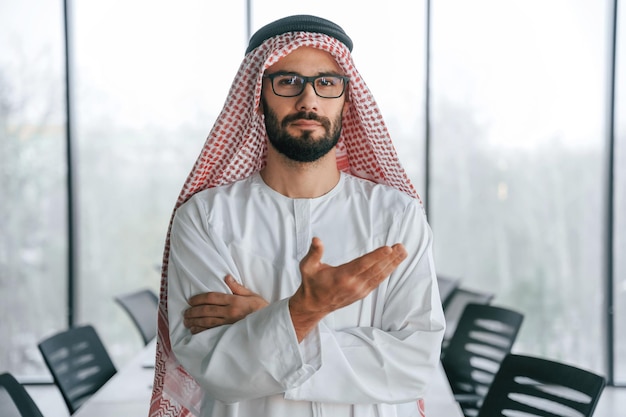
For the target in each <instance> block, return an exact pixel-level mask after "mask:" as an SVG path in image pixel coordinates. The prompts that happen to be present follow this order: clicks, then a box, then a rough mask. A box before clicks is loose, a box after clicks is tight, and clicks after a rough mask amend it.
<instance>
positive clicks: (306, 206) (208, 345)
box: [168, 173, 445, 417]
mask: <svg viewBox="0 0 626 417" xmlns="http://www.w3.org/2000/svg"><path fill="white" fill-rule="evenodd" d="M315 236H317V237H319V238H320V239H321V240H322V243H323V245H324V254H323V258H322V262H324V263H326V264H329V265H333V266H336V265H340V264H343V263H346V262H348V261H351V260H352V259H354V258H356V257H358V256H361V255H363V254H365V253H367V252H369V251H371V250H373V249H375V248H378V247H380V246H383V245H393V244H395V243H402V244H404V246H405V247H406V250H407V251H408V257H407V259H405V260H404V261H403V262H402V263H401V264H400V266H399V267H398V268H397V269H396V270H395V271H394V272H393V273H392V274H391V275H390V277H388V278H387V279H386V280H385V281H383V282H382V283H381V284H380V285H379V287H378V288H376V289H375V290H374V291H373V292H372V293H371V294H370V295H368V296H367V297H366V298H364V299H363V300H360V301H357V302H355V303H353V304H351V305H349V306H347V307H344V308H342V309H340V310H337V311H335V312H333V313H331V314H329V315H328V316H326V317H325V318H324V319H323V320H322V321H321V322H320V323H319V324H318V326H317V327H316V329H315V330H314V331H312V332H311V333H310V334H309V335H308V336H307V337H306V338H305V339H304V340H303V341H302V342H301V343H298V341H297V338H296V334H295V331H294V328H293V324H292V322H291V318H290V315H289V308H288V299H289V297H290V296H291V295H293V293H294V292H295V291H296V289H297V288H298V286H299V285H300V282H301V277H300V271H299V262H300V260H301V259H302V258H303V257H304V256H305V255H306V253H307V252H308V250H309V246H310V243H311V239H312V238H313V237H315ZM227 274H231V275H232V276H233V277H235V278H236V279H237V280H238V281H239V282H240V283H241V284H243V285H244V286H246V287H247V288H249V289H250V290H252V291H254V292H256V293H258V294H260V295H261V296H262V297H263V298H265V299H266V300H268V301H269V302H270V305H269V306H267V307H265V308H263V309H261V310H259V311H257V312H255V313H253V314H250V315H248V316H247V317H246V318H245V319H242V320H240V321H239V322H237V323H235V324H232V325H223V326H219V327H216V328H213V329H210V330H206V331H203V332H201V333H199V334H196V335H191V333H190V332H189V330H188V329H186V328H185V327H184V325H183V312H184V310H185V309H187V308H188V307H189V306H188V304H187V300H188V299H189V298H190V297H191V296H192V295H195V294H199V293H204V292H208V291H217V292H225V293H230V290H229V288H228V287H227V286H226V284H225V283H224V277H225V276H226V275H227ZM168 277H169V283H168V312H169V313H168V315H169V325H170V338H171V343H172V348H173V351H174V353H175V355H176V358H177V359H178V361H179V362H180V363H181V364H182V365H183V366H184V367H185V369H186V370H187V371H188V372H189V373H190V374H191V375H192V376H193V377H194V378H195V379H196V380H197V381H198V383H199V384H200V385H201V386H202V387H203V389H204V390H205V392H206V395H205V400H204V403H203V409H202V415H203V416H207V417H208V416H213V417H242V416H250V417H258V416H269V417H283V416H284V417H300V416H302V417H304V416H337V417H339V416H342V417H344V416H345V417H348V416H354V417H364V416H379V417H386V416H410V415H417V406H416V400H417V399H418V398H420V397H422V396H423V394H424V392H425V389H426V388H427V386H428V381H429V379H430V377H431V374H432V372H433V371H434V370H435V368H436V367H437V363H438V360H439V354H440V346H441V339H442V337H443V332H444V328H445V324H444V323H445V321H444V316H443V312H442V308H441V302H440V299H439V292H438V288H437V283H436V276H435V269H434V265H433V259H432V233H431V230H430V228H429V226H428V224H427V222H426V219H425V216H424V213H423V210H422V207H421V205H420V203H419V202H418V201H417V200H415V199H413V198H410V197H409V196H407V195H405V194H404V193H401V192H399V191H397V190H395V189H393V188H391V187H388V186H384V185H380V184H375V183H372V182H369V181H366V180H362V179H359V178H356V177H353V176H351V175H348V174H344V173H342V174H341V177H340V180H339V182H338V184H337V185H336V186H335V187H334V188H333V189H332V190H331V191H330V192H329V193H327V194H325V195H323V196H321V197H318V198H312V199H292V198H288V197H285V196H283V195H282V194H279V193H277V192H276V191H274V190H272V189H271V188H269V187H268V186H267V185H266V184H265V183H264V182H263V180H262V178H261V176H260V175H259V174H258V173H257V174H255V175H253V176H251V177H250V178H248V179H245V180H243V181H239V182H236V183H234V184H230V185H227V186H222V187H218V188H212V189H208V190H204V191H201V192H199V193H197V194H195V195H194V196H193V197H192V198H191V199H190V200H189V201H188V202H186V203H185V204H184V205H182V206H181V207H180V208H179V209H178V210H177V212H176V215H175V218H174V221H173V225H172V229H171V247H170V258H169V271H168Z"/></svg>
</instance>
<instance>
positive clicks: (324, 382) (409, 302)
mask: <svg viewBox="0 0 626 417" xmlns="http://www.w3.org/2000/svg"><path fill="white" fill-rule="evenodd" d="M387 240H388V241H387V244H389V245H392V244H394V243H397V242H401V243H403V244H404V245H405V247H406V249H407V251H408V254H409V256H408V258H407V259H406V260H405V261H403V263H402V264H401V265H400V266H399V267H398V269H396V271H394V273H393V274H392V275H391V276H390V278H389V279H388V280H386V281H384V282H383V283H382V284H381V285H380V287H379V288H378V289H377V290H375V294H372V301H371V302H372V303H375V305H374V306H373V316H374V317H373V319H372V320H371V322H370V325H369V326H357V327H349V328H345V329H340V330H333V329H330V328H329V326H326V325H324V324H323V323H322V324H320V326H319V337H320V339H321V346H322V353H321V362H322V365H321V367H320V369H319V370H318V371H317V372H316V373H315V374H314V375H313V376H312V377H311V378H309V379H308V380H306V381H305V382H303V383H302V384H301V385H299V386H298V387H295V388H293V389H290V390H288V391H287V392H286V394H285V397H286V398H288V399H292V400H308V401H318V402H326V403H329V402H330V403H349V404H368V403H369V404H371V403H404V402H410V401H413V400H415V399H417V398H420V397H422V396H423V394H424V392H425V390H426V389H427V388H428V381H429V379H430V378H431V375H432V373H433V372H434V370H435V369H436V367H437V364H438V361H439V357H440V348H441V341H442V338H443V332H444V330H445V320H444V316H443V311H442V307H441V301H440V298H439V291H438V287H437V281H436V275H435V269H434V264H433V256H432V233H431V230H430V228H429V226H428V224H427V223H426V219H425V216H424V214H423V212H422V210H421V207H420V206H419V205H418V204H417V203H415V204H410V205H409V207H408V208H407V210H406V211H405V212H404V213H403V214H402V216H401V218H398V219H397V221H395V222H394V226H393V227H392V229H391V230H390V231H389V234H388V236H387ZM335 313H337V312H335ZM333 314H334V313H333ZM366 320H370V319H366ZM305 340H306V339H305Z"/></svg>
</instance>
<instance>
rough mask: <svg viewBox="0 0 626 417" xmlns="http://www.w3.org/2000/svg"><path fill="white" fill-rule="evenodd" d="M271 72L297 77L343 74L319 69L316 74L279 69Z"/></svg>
mask: <svg viewBox="0 0 626 417" xmlns="http://www.w3.org/2000/svg"><path fill="white" fill-rule="evenodd" d="M271 74H274V75H297V76H299V77H324V76H326V77H334V76H344V75H343V74H341V73H340V72H338V71H320V72H318V73H317V74H314V75H302V74H300V73H299V72H296V71H287V70H281V71H276V72H272V73H271Z"/></svg>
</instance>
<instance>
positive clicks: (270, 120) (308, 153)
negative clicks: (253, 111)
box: [263, 103, 341, 162]
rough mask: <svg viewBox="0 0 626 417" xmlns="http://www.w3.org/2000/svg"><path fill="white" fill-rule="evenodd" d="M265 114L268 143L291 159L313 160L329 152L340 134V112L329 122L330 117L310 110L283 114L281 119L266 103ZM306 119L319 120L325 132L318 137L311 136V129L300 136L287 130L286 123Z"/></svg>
mask: <svg viewBox="0 0 626 417" xmlns="http://www.w3.org/2000/svg"><path fill="white" fill-rule="evenodd" d="M263 109H264V110H263V113H264V115H265V129H266V130H267V136H268V138H269V141H270V143H271V144H272V146H273V147H274V149H276V150H277V151H278V152H280V153H281V154H282V155H284V156H286V157H287V158H289V159H291V160H292V161H296V162H314V161H317V160H318V159H320V158H321V157H323V156H324V155H326V154H327V153H328V152H330V151H331V150H332V149H333V148H334V147H335V145H336V144H337V142H338V141H339V137H340V136H341V114H339V116H338V117H337V119H336V120H335V123H331V121H330V119H328V118H326V117H320V116H318V115H317V114H315V113H312V112H308V113H307V112H299V113H296V114H293V115H289V116H285V118H284V119H283V120H282V121H279V120H278V116H277V115H276V113H274V112H273V111H272V110H271V109H270V108H269V106H267V104H265V103H264V105H263ZM299 119H306V120H315V121H317V122H319V123H320V124H321V125H322V126H323V127H324V131H325V132H326V133H325V134H324V136H323V137H321V138H319V139H315V138H313V137H312V136H313V134H312V132H311V131H304V132H303V133H302V135H301V136H300V137H295V136H292V135H290V134H289V133H288V132H287V125H288V124H289V123H291V122H293V121H295V120H299Z"/></svg>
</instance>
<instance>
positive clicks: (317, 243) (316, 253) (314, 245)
mask: <svg viewBox="0 0 626 417" xmlns="http://www.w3.org/2000/svg"><path fill="white" fill-rule="evenodd" d="M323 254H324V245H323V244H322V240H321V239H320V238H317V237H314V238H313V239H312V240H311V246H310V247H309V251H308V252H307V254H306V255H305V256H304V258H302V260H301V261H300V268H301V269H302V270H303V272H305V273H313V272H314V271H315V270H316V269H317V268H319V265H320V264H321V262H322V255H323Z"/></svg>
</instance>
